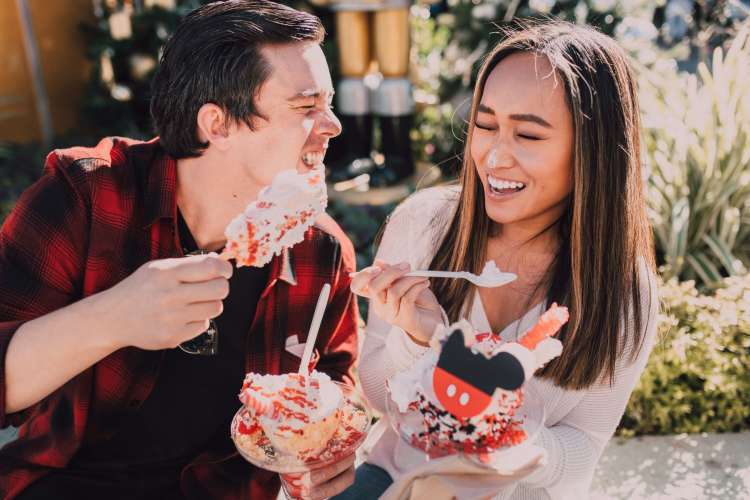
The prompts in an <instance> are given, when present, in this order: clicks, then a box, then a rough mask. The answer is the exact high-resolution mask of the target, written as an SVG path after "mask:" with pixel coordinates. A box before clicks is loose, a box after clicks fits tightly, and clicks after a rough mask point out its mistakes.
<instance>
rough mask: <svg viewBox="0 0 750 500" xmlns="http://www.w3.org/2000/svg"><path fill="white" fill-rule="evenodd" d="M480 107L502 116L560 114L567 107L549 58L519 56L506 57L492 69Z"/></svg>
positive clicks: (559, 80)
mask: <svg viewBox="0 0 750 500" xmlns="http://www.w3.org/2000/svg"><path fill="white" fill-rule="evenodd" d="M481 103H482V105H483V106H485V107H488V108H491V109H493V110H495V112H501V113H503V114H505V113H507V114H510V113H518V112H529V111H531V110H535V111H538V112H541V111H544V110H548V111H549V112H557V111H562V108H561V107H563V108H564V107H565V89H564V87H563V84H562V80H561V79H560V76H559V74H558V73H557V72H556V71H555V70H554V68H553V67H552V64H550V62H549V60H548V59H547V57H545V56H543V55H539V54H536V53H533V52H519V53H515V54H511V55H509V56H507V57H505V58H504V59H503V60H502V61H500V62H499V63H498V64H497V65H496V66H495V67H494V68H493V69H492V71H491V72H490V74H489V76H488V77H487V81H486V82H485V85H484V91H483V93H482V99H481ZM558 108H560V109H558Z"/></svg>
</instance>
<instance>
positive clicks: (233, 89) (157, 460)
mask: <svg viewBox="0 0 750 500" xmlns="http://www.w3.org/2000/svg"><path fill="white" fill-rule="evenodd" d="M323 35H324V32H323V28H322V26H321V24H320V22H319V20H318V19H317V18H316V17H314V16H311V15H309V14H306V13H302V12H298V11H296V10H294V9H291V8H288V7H285V6H282V5H278V4H275V3H272V2H269V1H267V0H247V1H245V0H233V1H228V2H216V3H213V4H209V5H206V6H204V7H201V8H199V9H198V10H196V11H194V12H192V13H191V14H189V15H188V16H187V17H186V18H185V20H184V21H183V23H182V24H181V25H180V26H179V28H178V29H177V31H176V32H175V34H174V36H173V37H172V39H171V40H170V41H169V42H168V43H167V45H166V46H165V48H164V54H163V57H162V61H161V65H160V69H159V71H158V74H157V75H156V77H155V80H154V84H153V101H152V115H153V118H154V122H155V125H156V129H157V131H158V133H159V138H158V139H154V140H152V141H149V142H138V141H133V140H128V139H122V138H110V139H105V140H103V141H101V142H100V143H99V144H98V145H97V146H96V147H95V148H91V149H86V148H72V149H69V150H64V151H55V152H53V153H51V154H50V155H49V156H48V158H47V162H46V165H45V171H44V175H43V177H42V179H41V180H39V181H38V182H37V183H36V184H34V185H33V186H32V187H30V188H29V189H28V190H27V191H26V192H25V193H24V194H23V196H22V197H21V198H20V199H19V201H18V204H17V206H16V208H15V210H14V212H13V213H12V214H11V215H10V216H9V218H8V219H7V221H6V223H5V225H4V226H3V228H2V232H1V233H0V377H2V379H0V425H2V426H3V427H5V426H7V425H16V426H20V429H19V437H18V439H17V440H16V441H15V442H13V443H10V444H8V445H6V446H5V447H4V448H3V449H2V450H0V493H2V497H3V498H6V499H8V498H21V499H37V498H76V499H78V498H108V499H113V498H156V497H158V498H181V497H186V498H232V499H233V498H260V499H263V498H274V497H275V495H276V494H277V492H278V488H279V482H278V476H276V475H274V474H271V473H269V472H266V471H261V470H258V469H255V468H253V467H252V466H250V464H248V463H247V462H245V461H244V460H242V459H241V458H239V456H238V455H237V453H236V450H235V449H234V447H233V444H232V442H231V440H230V439H229V423H230V421H231V418H232V416H233V414H234V412H235V411H236V410H237V409H238V407H239V402H238V400H237V393H238V392H239V389H240V386H241V384H242V379H243V376H244V374H245V372H247V371H255V372H262V373H283V372H290V371H296V370H297V368H298V366H299V358H297V357H296V356H294V355H293V354H291V353H289V352H287V351H286V350H285V345H286V340H287V338H288V337H292V336H295V335H296V336H297V338H298V340H299V341H304V338H305V336H306V334H307V328H308V326H309V322H310V320H311V318H312V313H313V309H314V306H315V302H316V299H317V296H318V294H319V292H320V290H321V288H322V286H323V284H324V283H326V282H328V283H331V284H332V291H331V299H330V300H329V303H328V307H327V310H326V314H325V317H324V320H323V325H322V327H321V330H320V334H319V336H318V340H317V342H316V349H317V351H318V354H319V355H318V356H316V358H317V359H318V361H317V369H318V370H321V371H325V372H327V373H328V374H329V375H331V376H332V377H333V378H335V379H338V380H348V381H350V380H351V379H350V374H351V373H350V371H351V368H352V365H353V363H354V361H355V356H356V347H357V340H356V333H355V332H356V328H355V319H356V317H357V308H356V302H355V300H354V299H353V298H352V295H351V293H350V291H349V282H350V280H349V277H348V274H349V272H351V271H352V270H353V268H354V255H353V249H352V247H351V243H350V242H349V241H348V240H347V239H346V237H345V236H344V235H343V233H342V232H341V230H340V229H339V228H338V226H336V225H335V223H333V221H332V220H331V219H325V218H324V219H323V220H320V221H319V225H320V226H321V227H314V228H312V229H310V230H309V231H308V232H307V233H306V236H305V241H304V242H302V243H299V244H298V245H296V246H294V247H293V248H292V249H289V250H288V251H285V252H284V253H283V255H282V256H280V257H276V258H274V259H273V260H272V261H271V263H269V264H268V265H267V266H266V267H264V268H262V269H258V268H239V269H236V270H235V271H234V272H233V270H232V267H231V265H230V264H228V263H227V262H224V261H222V260H221V259H219V258H218V257H217V256H216V254H215V253H213V254H212V253H209V254H207V255H199V256H189V257H185V256H184V255H185V254H187V253H190V252H194V251H197V250H201V251H219V250H220V249H221V248H222V247H223V245H224V243H225V238H224V234H223V231H224V228H225V227H226V225H227V224H228V222H229V221H230V220H231V219H232V218H233V217H234V216H235V215H237V214H238V213H240V212H241V211H242V210H243V209H244V207H245V206H246V205H247V203H249V202H250V201H252V200H253V199H255V198H256V197H257V194H258V192H259V191H260V189H262V188H263V187H264V186H266V185H268V184H269V183H270V182H271V179H272V178H273V177H274V176H275V175H276V173H278V172H279V171H281V170H284V169H289V168H296V169H297V170H298V171H300V172H305V171H308V170H309V169H310V168H311V167H313V166H314V165H316V164H318V163H320V162H321V161H322V158H323V155H324V153H325V150H326V148H327V144H328V141H329V140H330V139H331V138H332V137H335V136H336V135H338V134H339V133H340V131H341V128H340V124H339V122H338V120H337V119H336V117H335V116H334V115H333V113H332V111H331V108H330V106H329V105H330V101H331V98H332V94H333V90H332V84H331V79H330V75H329V73H328V66H327V64H326V62H325V59H324V57H323V53H322V51H321V49H320V47H319V44H320V42H321V40H322V38H323ZM211 318H215V321H216V328H217V330H218V339H219V346H218V354H216V355H214V356H200V355H192V354H189V353H188V352H184V351H183V350H181V349H177V348H176V347H177V346H178V345H180V344H182V343H184V342H185V341H188V340H190V339H193V338H194V337H196V336H197V335H199V334H200V333H201V332H203V331H204V330H206V329H207V328H208V327H209V320H210V319H211ZM188 351H189V349H188ZM352 462H353V458H352V457H349V458H347V459H346V460H342V461H341V462H340V463H338V464H335V465H333V466H330V467H327V468H325V469H320V470H317V471H314V472H313V473H312V474H311V475H310V477H309V478H308V479H307V484H308V485H309V486H310V487H309V488H308V492H310V491H312V492H314V494H313V493H311V494H309V495H308V497H309V498H323V497H326V496H332V495H334V494H336V493H338V492H340V491H342V490H343V489H344V488H345V487H346V486H348V485H349V484H350V483H351V480H352V478H353V470H352Z"/></svg>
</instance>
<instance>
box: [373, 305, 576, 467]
mask: <svg viewBox="0 0 750 500" xmlns="http://www.w3.org/2000/svg"><path fill="white" fill-rule="evenodd" d="M567 321H568V311H567V309H566V308H564V307H559V306H557V304H553V305H552V307H551V308H550V309H549V310H548V311H547V312H545V313H544V314H543V315H542V316H541V318H540V319H539V321H538V322H537V324H536V325H534V327H532V328H531V329H530V330H529V331H528V332H526V333H525V334H524V335H523V336H522V337H521V338H520V339H519V340H518V341H516V342H503V340H502V339H501V338H500V337H499V336H498V335H495V334H492V333H476V332H475V331H474V329H473V327H472V326H471V325H470V324H469V323H468V322H467V321H460V322H458V323H456V324H454V325H451V326H450V327H448V328H445V329H444V330H442V331H440V332H437V333H436V334H435V336H434V337H433V339H432V341H431V349H430V350H429V351H427V353H425V354H424V355H423V356H422V357H421V358H420V359H419V360H418V361H417V362H416V363H415V364H414V365H412V366H411V367H410V368H409V369H407V370H405V371H403V372H400V373H397V374H396V375H394V376H393V377H392V378H391V379H389V380H388V389H389V392H390V394H391V400H392V401H393V402H394V403H395V405H396V407H397V408H398V411H399V412H400V414H403V415H407V414H411V415H412V416H414V415H418V416H419V418H416V419H415V418H411V417H410V418H405V419H403V420H404V422H408V423H406V424H404V425H402V426H401V428H400V429H399V432H401V434H402V436H404V437H405V438H406V439H407V440H409V442H410V443H411V444H412V445H413V446H415V447H417V448H420V449H422V450H424V451H426V452H427V453H428V454H430V455H431V456H441V455H446V454H451V453H457V452H461V453H472V454H487V453H491V452H493V451H496V450H499V449H501V448H504V447H507V446H512V445H515V444H519V443H521V442H522V441H524V440H525V439H526V438H527V435H526V432H525V431H524V427H523V423H524V422H523V418H522V416H521V415H519V414H518V411H519V408H520V407H521V405H522V404H523V396H524V394H523V389H522V387H523V384H524V383H525V382H526V381H527V380H528V379H529V378H531V377H532V376H533V374H534V372H535V371H536V370H537V369H539V368H541V367H542V366H544V364H546V363H547V362H549V361H550V360H551V359H553V358H555V357H557V356H559V355H560V353H561V352H562V344H561V343H560V341H559V340H557V339H554V338H552V336H553V335H554V334H555V333H557V331H558V330H559V329H560V328H561V327H562V326H563V325H564V324H565V323H566V322H567Z"/></svg>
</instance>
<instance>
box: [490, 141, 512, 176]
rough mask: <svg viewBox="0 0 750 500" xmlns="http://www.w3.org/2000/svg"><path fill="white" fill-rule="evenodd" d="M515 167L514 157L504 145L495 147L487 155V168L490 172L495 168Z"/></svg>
mask: <svg viewBox="0 0 750 500" xmlns="http://www.w3.org/2000/svg"><path fill="white" fill-rule="evenodd" d="M512 166H513V155H511V154H510V151H509V150H508V148H505V147H503V146H502V145H494V146H492V148H491V149H490V151H489V153H487V160H486V168H487V169H489V170H492V169H495V168H509V167H512Z"/></svg>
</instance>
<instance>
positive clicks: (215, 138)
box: [196, 102, 229, 150]
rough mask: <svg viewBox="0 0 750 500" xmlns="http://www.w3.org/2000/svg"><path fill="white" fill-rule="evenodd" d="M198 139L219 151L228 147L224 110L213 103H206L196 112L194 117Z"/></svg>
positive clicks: (227, 131) (227, 130)
mask: <svg viewBox="0 0 750 500" xmlns="http://www.w3.org/2000/svg"><path fill="white" fill-rule="evenodd" d="M196 125H197V132H198V139H199V140H200V141H201V142H208V143H210V144H211V145H213V146H216V147H217V148H218V149H219V150H225V149H227V148H228V147H229V141H228V139H229V129H228V127H227V116H226V113H224V110H223V109H221V108H220V107H219V106H217V105H216V104H213V103H210V102H209V103H206V104H204V105H203V106H201V107H200V109H199V110H198V115H197V117H196Z"/></svg>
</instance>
